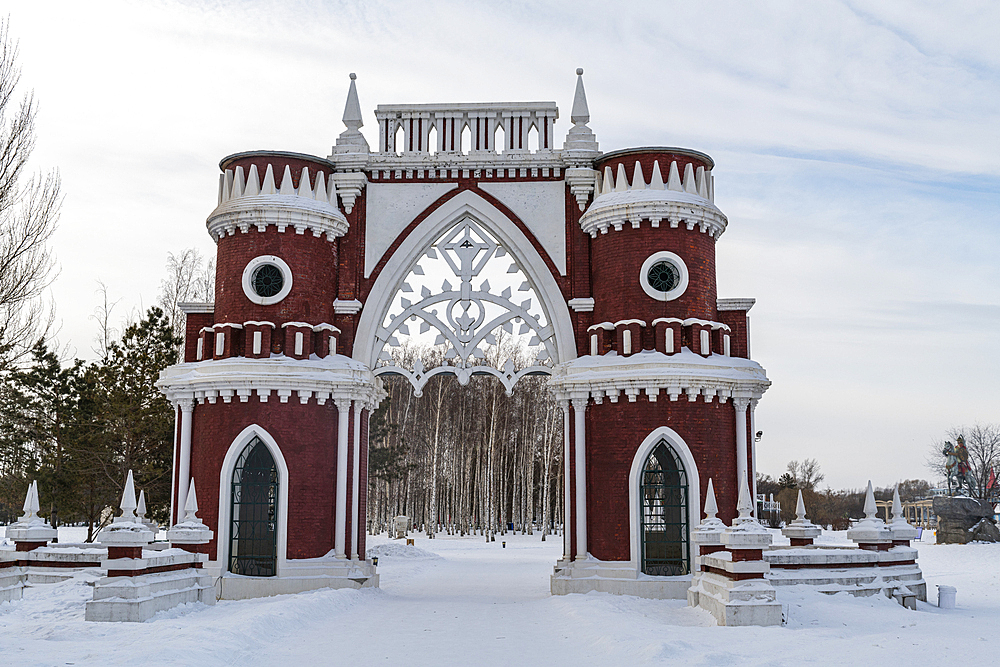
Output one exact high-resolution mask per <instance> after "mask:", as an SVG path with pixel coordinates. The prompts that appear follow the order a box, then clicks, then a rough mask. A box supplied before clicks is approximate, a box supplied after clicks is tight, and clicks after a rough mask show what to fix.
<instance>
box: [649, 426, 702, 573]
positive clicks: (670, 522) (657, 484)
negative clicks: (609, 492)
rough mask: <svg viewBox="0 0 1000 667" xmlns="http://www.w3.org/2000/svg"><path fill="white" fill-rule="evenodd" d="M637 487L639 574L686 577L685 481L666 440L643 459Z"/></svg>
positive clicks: (683, 472) (687, 531) (687, 556)
mask: <svg viewBox="0 0 1000 667" xmlns="http://www.w3.org/2000/svg"><path fill="white" fill-rule="evenodd" d="M639 483H640V487H639V499H640V503H641V515H640V532H639V540H640V545H641V548H640V553H641V571H642V572H643V573H644V574H648V575H653V576H676V575H685V574H689V573H690V572H691V564H690V539H691V538H690V525H689V523H688V517H689V514H690V512H689V503H690V502H691V498H690V493H689V485H688V478H687V473H686V471H685V469H684V464H683V462H682V461H681V458H680V456H678V454H677V452H675V451H674V449H673V448H672V447H671V446H670V444H669V443H668V442H667V440H666V439H660V440H659V442H657V444H656V446H654V447H653V449H652V451H651V452H650V453H649V456H647V457H646V461H645V463H644V464H643V469H642V473H641V475H640V482H639ZM695 502H697V499H696V500H695Z"/></svg>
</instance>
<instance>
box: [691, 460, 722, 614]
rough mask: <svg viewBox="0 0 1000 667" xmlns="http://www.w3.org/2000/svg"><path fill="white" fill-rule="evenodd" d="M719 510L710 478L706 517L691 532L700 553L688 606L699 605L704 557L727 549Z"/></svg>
mask: <svg viewBox="0 0 1000 667" xmlns="http://www.w3.org/2000/svg"><path fill="white" fill-rule="evenodd" d="M718 511H719V507H718V504H717V503H716V500H715V487H714V485H713V483H712V480H711V479H709V480H708V489H707V491H706V492H705V518H704V519H702V521H701V523H700V524H698V527H697V528H695V529H694V530H693V531H692V532H691V541H692V542H694V544H695V545H697V547H698V555H697V557H696V558H695V572H694V575H693V576H692V578H691V587H690V588H688V591H687V600H688V606H690V607H697V606H698V595H699V591H700V590H701V589H700V586H699V582H700V581H701V575H702V572H703V571H704V562H703V561H704V557H705V556H710V555H712V554H714V553H717V552H719V551H725V549H726V547H725V545H724V544H723V543H722V534H723V533H724V532H725V531H726V524H724V523H722V520H721V519H719V518H717V517H716V516H715V515H716V514H717V513H718Z"/></svg>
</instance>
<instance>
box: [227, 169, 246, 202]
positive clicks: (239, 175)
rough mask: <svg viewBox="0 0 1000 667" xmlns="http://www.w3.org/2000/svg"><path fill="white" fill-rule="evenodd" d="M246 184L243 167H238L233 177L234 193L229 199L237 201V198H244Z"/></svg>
mask: <svg viewBox="0 0 1000 667" xmlns="http://www.w3.org/2000/svg"><path fill="white" fill-rule="evenodd" d="M245 184H246V179H245V178H243V167H236V171H235V172H234V175H233V191H232V192H231V193H230V196H229V198H230V199H236V198H237V197H242V196H243V191H244V185H245Z"/></svg>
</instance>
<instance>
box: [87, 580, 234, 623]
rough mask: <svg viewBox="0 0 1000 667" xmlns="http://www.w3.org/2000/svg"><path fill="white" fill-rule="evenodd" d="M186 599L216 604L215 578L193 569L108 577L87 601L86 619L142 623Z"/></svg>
mask: <svg viewBox="0 0 1000 667" xmlns="http://www.w3.org/2000/svg"><path fill="white" fill-rule="evenodd" d="M186 602H203V603H204V604H215V587H214V586H212V577H210V576H208V575H206V574H204V573H203V571H202V570H197V569H193V568H190V569H186V570H176V571H173V572H162V573H157V574H143V575H139V576H136V577H105V578H104V579H101V580H100V581H98V582H97V584H96V586H95V587H94V599H93V600H91V601H89V602H88V603H87V612H86V614H85V618H86V620H88V621H128V622H133V623H141V622H143V621H146V620H149V619H150V618H152V617H153V615H154V614H156V613H157V612H160V611H164V610H165V609H172V608H173V607H176V606H177V605H179V604H184V603H186Z"/></svg>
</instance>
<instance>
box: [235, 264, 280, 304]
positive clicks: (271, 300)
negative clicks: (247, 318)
mask: <svg viewBox="0 0 1000 667" xmlns="http://www.w3.org/2000/svg"><path fill="white" fill-rule="evenodd" d="M264 264H270V265H272V266H276V267H278V270H279V271H281V279H282V281H283V284H282V286H281V290H280V291H279V292H278V293H277V294H275V295H274V296H261V295H259V294H257V292H255V291H254V288H253V274H254V272H255V271H256V270H257V269H258V268H259V267H260V266H263V265H264ZM291 291H292V270H291V269H290V268H288V264H286V263H285V261H284V260H283V259H281V258H280V257H275V256H274V255H261V256H260V257H254V258H253V259H251V260H250V263H249V264H247V267H246V268H245V269H243V293H244V294H246V295H247V298H248V299H250V300H251V301H252V302H254V303H256V304H257V305H260V306H270V305H271V304H275V303H278V302H279V301H281V300H282V299H284V298H285V297H286V296H288V293H289V292H291Z"/></svg>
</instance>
